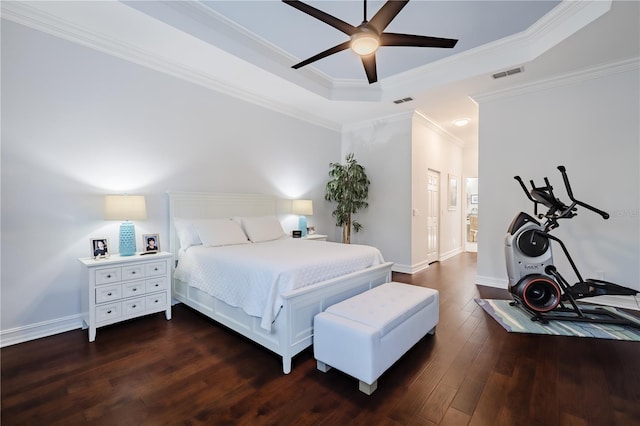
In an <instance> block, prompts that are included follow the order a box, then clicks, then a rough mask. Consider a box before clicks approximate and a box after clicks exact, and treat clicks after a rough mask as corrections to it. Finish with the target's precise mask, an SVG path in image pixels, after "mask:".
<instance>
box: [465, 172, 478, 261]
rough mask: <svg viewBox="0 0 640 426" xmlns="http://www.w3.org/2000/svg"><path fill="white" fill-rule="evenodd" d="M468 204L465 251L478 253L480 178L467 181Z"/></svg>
mask: <svg viewBox="0 0 640 426" xmlns="http://www.w3.org/2000/svg"><path fill="white" fill-rule="evenodd" d="M465 192H466V197H465V199H466V200H467V203H466V229H465V232H466V243H465V250H466V251H471V252H477V251H478V206H479V205H478V201H479V200H478V178H477V177H472V178H467V179H465Z"/></svg>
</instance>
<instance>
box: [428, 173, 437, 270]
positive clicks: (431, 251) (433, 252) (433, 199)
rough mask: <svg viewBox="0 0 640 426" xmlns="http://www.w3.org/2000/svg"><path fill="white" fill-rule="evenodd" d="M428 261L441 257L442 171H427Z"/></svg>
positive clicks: (431, 261)
mask: <svg viewBox="0 0 640 426" xmlns="http://www.w3.org/2000/svg"><path fill="white" fill-rule="evenodd" d="M427 180H428V182H427V263H433V262H435V261H437V260H439V258H440V249H439V247H440V242H439V241H440V237H439V236H440V173H439V172H436V171H435V170H429V171H428V173H427Z"/></svg>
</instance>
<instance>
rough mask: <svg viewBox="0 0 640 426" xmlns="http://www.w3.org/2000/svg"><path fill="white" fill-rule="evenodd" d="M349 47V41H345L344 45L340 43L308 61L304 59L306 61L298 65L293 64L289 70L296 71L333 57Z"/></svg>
mask: <svg viewBox="0 0 640 426" xmlns="http://www.w3.org/2000/svg"><path fill="white" fill-rule="evenodd" d="M350 45H351V40H349V41H345V42H344V43H341V44H339V45H337V46H333V47H332V48H331V49H327V50H325V51H324V52H320V53H318V54H317V55H315V56H312V57H310V58H309V59H306V60H304V61H302V62H300V63H299V64H295V65H294V66H292V67H291V68H293V69H296V70H297V69H298V68H302V67H304V66H305V65H309V64H310V63H312V62H315V61H317V60H318V59H322V58H326V57H327V56H329V55H333V54H334V53H338V52H341V51H343V50H345V49H348V48H349V46H350Z"/></svg>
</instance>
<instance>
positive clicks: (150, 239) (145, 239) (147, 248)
mask: <svg viewBox="0 0 640 426" xmlns="http://www.w3.org/2000/svg"><path fill="white" fill-rule="evenodd" d="M142 247H144V252H145V253H157V252H159V251H160V235H159V234H144V235H142Z"/></svg>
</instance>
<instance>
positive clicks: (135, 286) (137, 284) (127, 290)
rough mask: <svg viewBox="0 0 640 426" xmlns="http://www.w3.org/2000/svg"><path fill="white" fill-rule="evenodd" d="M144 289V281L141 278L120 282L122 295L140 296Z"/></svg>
mask: <svg viewBox="0 0 640 426" xmlns="http://www.w3.org/2000/svg"><path fill="white" fill-rule="evenodd" d="M146 291H147V290H145V282H144V281H142V280H140V281H132V282H128V283H123V284H122V297H131V296H142V295H143V294H145V293H146Z"/></svg>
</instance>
